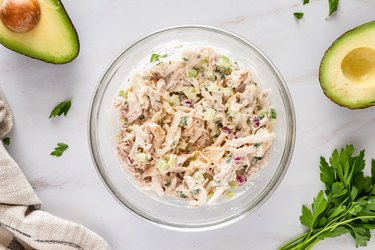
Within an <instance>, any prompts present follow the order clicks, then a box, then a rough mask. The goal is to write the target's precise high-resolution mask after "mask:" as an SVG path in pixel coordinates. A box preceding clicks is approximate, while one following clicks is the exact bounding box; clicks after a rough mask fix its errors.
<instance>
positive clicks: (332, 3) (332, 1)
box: [328, 0, 340, 16]
mask: <svg viewBox="0 0 375 250" xmlns="http://www.w3.org/2000/svg"><path fill="white" fill-rule="evenodd" d="M339 1H340V0H328V4H329V13H328V16H330V15H332V14H333V13H334V12H335V11H336V10H337V7H338V6H339Z"/></svg>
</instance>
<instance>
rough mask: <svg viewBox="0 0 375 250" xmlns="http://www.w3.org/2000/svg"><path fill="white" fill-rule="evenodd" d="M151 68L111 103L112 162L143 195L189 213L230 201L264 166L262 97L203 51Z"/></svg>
mask: <svg viewBox="0 0 375 250" xmlns="http://www.w3.org/2000/svg"><path fill="white" fill-rule="evenodd" d="M150 62H151V63H152V66H151V67H150V68H149V69H147V70H144V71H142V72H136V73H134V74H133V75H132V76H131V78H130V79H129V80H128V81H129V82H130V83H129V86H130V87H128V88H127V89H121V90H120V92H119V94H118V96H117V97H116V98H115V101H114V105H115V108H116V109H117V110H118V112H119V114H120V117H121V121H120V123H121V127H120V133H119V134H118V135H117V145H116V155H117V157H118V159H119V160H120V161H121V164H122V165H123V167H124V168H126V169H127V170H128V171H129V172H130V173H131V174H132V175H133V176H134V178H135V180H136V181H137V183H138V184H139V185H140V187H141V188H142V189H144V190H152V191H155V192H157V193H158V194H159V195H170V196H175V197H178V198H180V199H184V200H186V201H189V202H190V204H191V205H192V206H202V205H205V204H208V205H210V204H213V203H215V202H217V201H218V199H221V198H222V197H228V198H231V197H232V196H233V195H234V194H235V193H234V192H233V191H234V190H235V189H236V188H238V187H239V186H242V185H244V184H245V183H246V182H247V179H249V177H250V176H251V175H252V174H253V173H255V172H256V171H257V170H259V169H260V168H261V167H263V166H264V165H265V164H266V163H267V158H268V152H269V149H270V146H271V144H272V141H273V139H274V137H275V136H274V133H273V132H272V126H273V121H274V120H275V119H276V116H277V115H276V111H275V109H274V108H273V107H272V106H271V105H270V104H269V102H268V100H267V96H268V95H269V90H262V89H261V88H260V87H259V86H258V84H257V82H256V81H255V80H254V78H253V75H252V72H251V71H250V70H249V69H246V68H244V67H240V66H239V63H237V62H235V61H233V60H231V59H230V58H229V57H227V56H225V55H221V54H219V53H217V52H216V51H215V50H214V49H213V48H209V47H199V48H195V49H190V50H185V51H184V52H183V53H182V54H181V56H180V57H178V58H173V59H172V58H171V59H169V58H168V55H167V54H162V55H160V54H152V55H151V58H150Z"/></svg>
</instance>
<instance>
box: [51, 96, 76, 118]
mask: <svg viewBox="0 0 375 250" xmlns="http://www.w3.org/2000/svg"><path fill="white" fill-rule="evenodd" d="M71 106H72V100H71V99H69V100H66V101H63V102H61V103H60V104H58V105H57V106H56V107H55V108H54V109H53V110H52V112H51V114H50V116H49V117H48V118H49V119H50V118H52V117H56V116H61V115H62V114H64V116H66V115H67V114H68V112H69V109H70V107H71Z"/></svg>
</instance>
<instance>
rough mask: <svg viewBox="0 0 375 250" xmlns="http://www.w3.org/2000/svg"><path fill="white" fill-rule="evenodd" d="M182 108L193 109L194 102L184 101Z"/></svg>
mask: <svg viewBox="0 0 375 250" xmlns="http://www.w3.org/2000/svg"><path fill="white" fill-rule="evenodd" d="M182 106H185V107H188V108H191V107H193V102H192V101H191V100H189V99H186V100H183V101H182Z"/></svg>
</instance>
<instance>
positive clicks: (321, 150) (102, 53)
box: [0, 0, 375, 250]
mask: <svg viewBox="0 0 375 250" xmlns="http://www.w3.org/2000/svg"><path fill="white" fill-rule="evenodd" d="M63 2H64V4H65V7H66V9H67V10H68V12H69V14H70V17H71V18H72V20H73V22H74V24H75V26H76V28H77V30H78V33H79V36H80V42H81V53H80V55H79V57H78V58H77V60H75V61H74V62H72V63H69V64H67V65H62V66H56V65H50V64H46V63H43V62H39V61H36V60H33V59H29V58H27V57H24V56H21V55H18V54H15V53H14V52H11V51H8V50H6V49H5V48H0V86H1V87H2V88H3V89H4V91H5V93H6V95H7V97H8V99H9V102H10V104H11V107H12V109H13V112H14V115H15V122H16V124H15V127H14V129H13V131H12V133H11V134H10V137H11V145H10V146H9V147H8V148H9V151H10V153H11V155H12V156H13V157H14V158H15V159H16V161H17V162H18V163H19V165H20V166H21V168H22V169H23V171H24V172H25V174H26V175H27V177H28V178H29V180H30V182H31V183H32V185H33V187H34V188H35V190H36V191H37V193H38V195H39V197H40V198H41V200H42V201H43V209H44V210H46V211H49V212H51V213H53V214H55V215H58V216H61V217H63V218H66V219H70V220H73V221H76V222H78V223H81V224H83V225H85V226H87V227H89V228H90V229H92V230H94V231H95V232H97V233H98V234H100V235H102V236H103V237H104V238H105V239H106V240H107V241H108V242H109V244H110V245H111V246H112V248H113V249H160V250H169V249H171V250H172V249H181V250H185V249H214V250H221V249H223V250H226V249H231V250H240V249H244V250H245V249H276V248H277V247H278V246H281V245H282V244H283V243H285V242H286V241H288V240H290V239H291V238H293V237H294V236H296V234H298V233H301V232H302V231H303V228H302V226H300V223H299V219H298V217H299V215H300V209H301V205H302V204H303V203H310V202H311V201H312V198H313V196H314V195H315V194H316V193H317V192H318V191H319V190H320V189H321V188H322V185H321V183H320V180H319V169H318V163H319V156H320V155H323V156H328V155H330V153H331V151H332V150H333V149H334V148H336V147H340V146H343V145H345V144H346V143H354V144H355V145H356V146H357V148H361V149H362V148H365V149H366V150H367V151H366V152H367V155H368V156H373V157H375V139H374V136H373V134H374V132H375V128H374V122H375V108H369V109H365V110H359V111H351V110H347V109H345V108H341V107H339V106H337V105H335V104H333V103H332V102H330V101H329V100H328V99H327V98H326V97H325V96H324V95H323V93H322V90H321V88H320V86H319V81H318V68H319V63H320V60H321V58H322V56H323V54H324V52H325V50H326V49H327V48H328V47H329V46H330V44H331V43H332V42H333V41H334V40H335V39H336V38H337V37H338V36H340V35H341V34H342V33H344V32H345V31H347V30H348V29H351V28H353V27H355V26H357V25H360V24H362V23H364V22H367V21H370V20H371V19H373V18H374V17H375V14H374V13H375V1H373V0H347V1H340V2H341V3H340V7H339V10H338V12H337V13H336V14H335V15H334V16H332V17H331V18H329V19H328V20H326V19H325V18H326V16H327V13H328V1H326V0H310V4H308V5H305V6H302V1H300V0H267V1H259V0H236V1H224V0H206V1H202V0H190V1H187V0H185V1H181V0H158V1H156V0H127V1H120V0H111V1H104V0H102V1H89V0H81V1H73V0H65V1H63ZM296 11H302V12H304V13H305V16H304V18H303V19H301V20H300V21H296V20H295V18H294V16H293V12H296ZM181 24H205V25H212V26H216V27H220V28H224V29H227V30H229V31H232V32H235V33H237V34H239V35H241V36H243V37H245V38H247V39H248V40H250V41H251V42H253V43H254V44H255V45H257V46H258V47H259V48H260V49H261V50H263V51H264V52H265V53H266V54H267V55H268V56H269V57H270V58H271V60H272V61H273V62H274V63H275V64H276V66H277V67H278V68H279V70H280V71H281V73H282V75H283V76H284V78H285V80H286V82H287V84H288V87H289V89H290V91H291V94H292V97H293V100H294V104H295V109H296V115H297V141H296V148H295V152H294V157H293V160H292V162H291V165H290V168H289V170H288V172H287V174H286V176H285V178H284V180H283V181H282V183H281V185H280V186H279V188H278V189H277V190H276V192H275V193H274V194H273V195H272V196H271V198H270V199H269V200H268V201H267V202H266V203H265V204H264V205H263V206H262V207H261V208H259V209H258V210H257V211H255V212H254V213H253V214H251V215H250V216H248V217H246V218H245V219H243V220H241V221H240V222H238V223H236V224H233V225H231V226H228V227H226V228H223V229H219V230H215V231H209V232H200V233H181V232H173V231H168V230H165V229H161V228H158V227H156V226H154V225H151V224H148V223H146V222H144V221H142V220H141V219H139V218H137V217H135V216H134V215H133V214H130V213H129V212H128V211H127V210H125V209H124V208H123V207H121V206H120V205H119V204H118V203H117V202H116V201H115V200H114V198H113V197H112V196H111V195H110V194H109V193H108V191H107V190H106V188H105V187H104V186H103V185H102V183H101V181H100V179H99V178H98V176H97V173H96V171H95V169H94V166H93V164H92V161H91V158H90V154H89V148H88V140H87V117H88V110H89V104H90V100H91V97H92V94H93V91H94V89H95V87H96V84H97V82H98V80H99V78H100V76H101V75H102V73H103V72H104V70H105V69H106V67H107V66H108V65H109V63H110V62H111V61H112V59H113V58H114V57H115V56H116V55H118V54H119V53H120V52H121V51H122V50H124V49H125V48H126V47H127V46H128V45H130V44H131V43H132V42H133V41H134V40H136V39H138V38H139V37H140V36H144V35H146V34H148V33H150V32H152V31H154V30H156V29H161V28H165V27H168V26H173V25H181ZM69 97H72V98H73V106H72V109H71V111H70V112H69V114H68V116H67V117H66V118H65V117H63V118H57V119H54V120H49V119H48V115H49V113H50V111H51V109H52V108H53V107H54V106H55V105H56V104H57V103H59V102H60V101H62V100H64V99H66V98H69ZM57 142H65V143H67V144H69V146H70V147H69V149H68V150H67V151H66V152H65V153H64V155H63V156H62V157H60V158H54V157H51V156H50V155H49V153H50V152H51V151H52V149H53V148H54V146H55V145H56V143H57ZM370 248H375V240H374V241H373V242H372V243H370V247H369V249H370ZM316 249H355V247H354V243H353V241H352V239H351V238H350V237H349V236H344V237H340V238H336V239H334V240H326V241H324V242H322V243H320V244H319V245H318V246H317V248H316Z"/></svg>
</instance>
